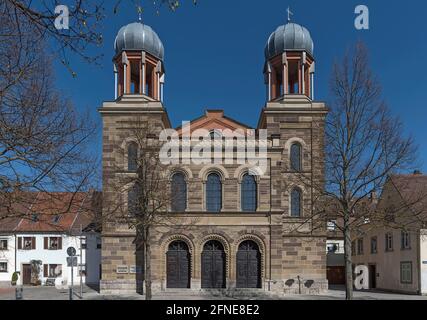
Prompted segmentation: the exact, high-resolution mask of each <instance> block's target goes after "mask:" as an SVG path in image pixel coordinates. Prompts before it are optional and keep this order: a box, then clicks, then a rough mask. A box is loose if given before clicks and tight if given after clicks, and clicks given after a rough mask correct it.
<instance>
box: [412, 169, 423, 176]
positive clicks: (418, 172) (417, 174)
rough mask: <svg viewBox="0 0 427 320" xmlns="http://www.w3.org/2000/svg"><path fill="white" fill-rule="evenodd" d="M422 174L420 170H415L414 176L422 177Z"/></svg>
mask: <svg viewBox="0 0 427 320" xmlns="http://www.w3.org/2000/svg"><path fill="white" fill-rule="evenodd" d="M422 174H423V173H422V172H421V171H420V170H414V176H421V175H422Z"/></svg>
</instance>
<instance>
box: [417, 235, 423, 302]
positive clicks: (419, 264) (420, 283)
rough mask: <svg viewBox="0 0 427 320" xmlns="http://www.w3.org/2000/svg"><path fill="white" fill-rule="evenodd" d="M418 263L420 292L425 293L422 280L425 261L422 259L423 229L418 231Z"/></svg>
mask: <svg viewBox="0 0 427 320" xmlns="http://www.w3.org/2000/svg"><path fill="white" fill-rule="evenodd" d="M417 264H418V268H417V269H418V271H417V273H418V294H419V295H422V294H423V288H422V281H421V269H422V267H423V262H422V261H421V231H417Z"/></svg>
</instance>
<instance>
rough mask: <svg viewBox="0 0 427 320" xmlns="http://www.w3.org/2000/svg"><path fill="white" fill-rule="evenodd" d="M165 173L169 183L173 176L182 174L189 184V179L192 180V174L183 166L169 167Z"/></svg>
mask: <svg viewBox="0 0 427 320" xmlns="http://www.w3.org/2000/svg"><path fill="white" fill-rule="evenodd" d="M167 170H168V172H167V176H168V177H169V181H170V180H171V179H172V177H173V175H174V174H176V173H182V174H184V176H185V180H186V181H187V182H189V180H190V179H193V173H192V172H191V170H190V169H189V168H188V167H185V166H179V165H176V166H171V167H169V168H168V169H167Z"/></svg>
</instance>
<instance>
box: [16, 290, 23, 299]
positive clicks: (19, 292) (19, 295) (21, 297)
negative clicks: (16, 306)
mask: <svg viewBox="0 0 427 320" xmlns="http://www.w3.org/2000/svg"><path fill="white" fill-rule="evenodd" d="M15 299H16V300H23V299H24V295H23V288H22V287H16V289H15Z"/></svg>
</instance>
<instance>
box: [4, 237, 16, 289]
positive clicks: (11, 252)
mask: <svg viewBox="0 0 427 320" xmlns="http://www.w3.org/2000/svg"><path fill="white" fill-rule="evenodd" d="M14 271H15V236H14V235H12V234H6V233H2V232H0V287H4V286H9V285H10V283H11V280H12V274H13V272H14Z"/></svg>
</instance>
